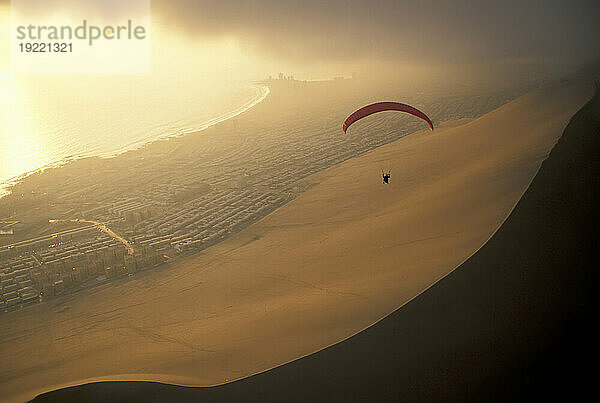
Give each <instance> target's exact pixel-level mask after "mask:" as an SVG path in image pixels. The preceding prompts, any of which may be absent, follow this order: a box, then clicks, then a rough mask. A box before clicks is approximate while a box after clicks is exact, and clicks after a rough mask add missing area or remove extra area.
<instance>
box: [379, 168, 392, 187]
mask: <svg viewBox="0 0 600 403" xmlns="http://www.w3.org/2000/svg"><path fill="white" fill-rule="evenodd" d="M381 176H382V177H383V183H384V184H389V183H390V177H391V176H392V171H388V172H387V173H385V172H383V169H382V170H381Z"/></svg>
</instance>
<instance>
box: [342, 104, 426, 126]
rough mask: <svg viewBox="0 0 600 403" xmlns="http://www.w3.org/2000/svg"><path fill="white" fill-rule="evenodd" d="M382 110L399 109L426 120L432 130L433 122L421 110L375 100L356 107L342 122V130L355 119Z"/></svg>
mask: <svg viewBox="0 0 600 403" xmlns="http://www.w3.org/2000/svg"><path fill="white" fill-rule="evenodd" d="M384 111H399V112H406V113H409V114H411V115H413V116H416V117H418V118H421V119H423V120H424V121H426V122H427V123H428V124H429V127H430V128H431V130H433V123H432V122H431V119H429V117H427V115H425V114H424V113H423V112H421V111H420V110H418V109H417V108H415V107H413V106H410V105H406V104H401V103H400V102H376V103H374V104H371V105H367V106H363V107H362V108H360V109H358V110H357V111H355V112H354V113H352V114H351V115H350V116H348V117H347V118H346V120H345V121H344V124H343V125H342V130H343V131H344V133H346V130H348V128H349V127H350V125H351V124H353V123H354V122H356V121H357V120H360V119H362V118H365V117H367V116H369V115H372V114H374V113H377V112H384Z"/></svg>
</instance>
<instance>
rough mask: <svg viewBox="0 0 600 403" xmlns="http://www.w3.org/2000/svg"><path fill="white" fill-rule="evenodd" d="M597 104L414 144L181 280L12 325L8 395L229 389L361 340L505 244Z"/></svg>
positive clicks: (469, 127) (339, 178)
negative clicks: (145, 384) (153, 385)
mask: <svg viewBox="0 0 600 403" xmlns="http://www.w3.org/2000/svg"><path fill="white" fill-rule="evenodd" d="M592 92H593V87H592V86H591V85H588V84H587V83H586V84H581V85H579V84H570V83H562V84H560V85H558V84H557V85H552V86H550V85H549V86H547V87H545V88H543V89H540V90H537V91H535V92H533V93H531V94H528V95H526V96H524V97H522V98H519V99H518V100H516V101H513V102H511V103H509V104H507V105H505V106H503V107H502V108H500V109H498V110H495V111H493V112H491V113H489V114H487V115H485V116H483V117H482V118H479V119H476V120H473V121H464V122H455V123H454V124H451V125H447V126H446V127H441V128H439V129H437V130H436V131H435V132H433V133H431V132H425V131H423V132H420V133H417V134H414V135H411V136H409V137H407V138H404V139H402V140H400V141H397V142H395V143H393V144H389V145H387V146H384V147H381V148H379V149H377V150H375V151H374V152H370V153H368V154H366V155H364V156H361V157H359V158H355V159H352V160H349V161H347V162H345V163H343V164H340V165H339V166H336V167H334V168H332V169H329V170H327V171H324V172H322V173H320V174H318V175H315V176H312V177H310V178H308V179H307V180H306V182H307V183H310V184H314V185H315V186H314V187H312V188H311V189H310V190H308V191H307V192H306V193H304V194H302V195H301V196H300V197H298V198H297V199H296V200H294V201H292V202H291V203H289V204H288V205H286V206H284V207H283V208H281V209H279V210H277V211H276V212H274V213H273V214H271V215H269V216H268V217H266V218H265V219H263V220H262V221H261V222H259V223H257V224H255V225H253V226H251V227H249V228H248V229H246V230H244V231H243V232H242V233H240V234H238V235H236V236H234V237H232V238H231V239H229V240H228V241H226V242H224V243H222V244H220V245H218V246H216V247H213V248H211V249H209V250H207V251H206V253H203V254H201V255H198V256H195V257H193V258H190V259H188V260H187V261H184V262H180V263H178V264H177V267H173V268H171V269H169V270H167V271H162V272H160V273H153V274H151V275H148V276H139V278H137V277H136V278H135V280H133V281H128V282H124V283H122V284H115V285H112V286H110V287H107V288H104V289H101V290H95V291H93V292H90V293H89V295H79V296H75V297H72V298H70V299H68V298H61V299H57V300H56V301H55V302H53V303H50V304H41V305H37V306H33V307H31V308H30V309H27V310H24V311H21V312H15V313H12V314H8V315H2V317H0V334H1V335H2V341H0V357H2V358H1V359H2V364H1V365H0V396H2V397H3V400H23V399H28V398H31V397H33V396H35V395H36V394H38V393H41V392H43V391H46V390H50V389H54V388H57V387H60V386H66V385H72V384H77V383H82V382H84V381H88V380H100V379H129V380H157V381H163V382H170V383H179V384H187V385H211V384H217V383H222V382H226V381H230V380H233V379H237V378H240V377H244V376H247V375H250V374H253V373H256V372H260V371H262V370H265V369H268V368H271V367H273V366H275V365H278V364H281V363H284V362H286V361H289V360H293V359H295V358H298V357H299V356H302V355H305V354H308V353H311V352H313V351H316V350H318V349H320V348H323V347H325V346H327V345H330V344H332V343H335V342H337V341H340V340H341V339H343V338H345V337H348V336H350V335H351V334H354V333H356V332H357V331H360V330H361V329H363V328H365V327H366V326H369V325H370V324H372V323H374V322H375V321H377V320H378V319H380V318H382V317H383V316H385V315H387V314H388V313H390V312H391V311H393V310H394V309H396V308H397V307H398V306H400V305H402V304H404V303H406V302H407V301H408V300H410V299H411V298H413V297H414V296H416V295H418V294H419V293H420V292H422V291H423V290H424V289H425V288H427V287H429V286H430V285H431V284H433V283H435V282H436V281H437V280H439V279H440V278H441V277H443V276H445V275H446V274H448V273H449V272H450V271H452V270H453V269H454V268H455V267H456V266H458V265H459V264H460V263H461V262H463V261H464V260H465V259H466V258H468V257H469V256H470V255H471V254H473V253H474V252H475V251H476V250H477V249H478V248H479V247H481V245H482V244H484V243H485V241H486V240H487V239H489V237H490V236H491V235H492V234H493V232H494V231H495V230H496V229H497V228H498V227H499V226H500V224H501V223H502V221H503V220H504V219H505V217H506V216H507V215H508V214H509V212H510V211H511V209H512V208H513V206H514V205H515V203H516V202H517V201H518V199H519V198H520V196H521V195H522V193H523V192H524V191H525V189H526V188H527V186H528V184H529V183H530V181H531V180H532V178H533V176H534V175H535V173H536V171H537V169H538V168H539V165H540V163H541V162H542V160H543V159H544V158H545V157H546V156H547V155H548V153H549V151H550V149H551V148H552V146H553V145H554V144H555V142H556V140H557V139H558V137H559V136H560V134H561V133H562V131H563V129H564V127H565V125H566V123H567V121H568V119H569V118H570V117H571V116H572V115H573V114H574V113H575V112H576V111H577V110H578V109H579V108H580V107H581V106H582V105H583V104H584V103H585V101H587V100H588V99H589V98H590V97H591V95H592ZM381 168H385V169H388V168H391V169H392V183H391V185H389V186H384V185H382V184H380V180H379V172H380V169H381Z"/></svg>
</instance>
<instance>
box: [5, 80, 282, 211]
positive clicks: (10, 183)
mask: <svg viewBox="0 0 600 403" xmlns="http://www.w3.org/2000/svg"><path fill="white" fill-rule="evenodd" d="M251 86H252V87H254V88H256V89H257V91H256V94H255V96H254V97H253V98H252V99H250V100H249V101H247V102H246V103H244V104H243V105H241V106H240V107H238V108H236V109H234V110H233V111H229V112H225V113H223V114H222V115H221V116H219V117H216V118H214V119H210V120H208V121H206V122H203V123H202V124H200V125H199V126H196V127H193V128H182V129H179V130H177V131H175V132H171V133H164V134H162V135H159V136H158V137H155V138H153V139H150V140H144V141H140V142H134V143H129V144H127V145H125V146H123V147H121V148H120V149H118V150H115V151H113V152H108V153H101V154H90V155H87V154H81V155H74V156H69V157H66V158H64V159H62V160H61V161H56V162H53V163H50V164H48V165H45V166H43V167H41V168H38V169H35V170H31V171H27V172H24V173H22V174H20V175H17V176H14V177H12V178H7V179H0V199H2V198H3V197H6V196H8V195H10V193H11V189H12V188H13V187H14V186H15V185H17V184H18V183H20V182H21V181H22V180H24V179H26V178H27V177H28V176H30V175H33V174H36V173H39V172H44V171H46V170H47V169H50V168H58V167H61V166H64V165H66V164H68V163H71V162H73V161H76V160H79V159H84V158H94V157H98V158H104V159H106V158H115V157H117V156H119V155H121V154H124V153H126V152H130V151H136V150H139V149H141V148H144V147H146V146H148V145H150V144H152V143H154V142H157V141H164V140H168V139H171V138H178V137H181V136H185V135H188V134H193V133H199V132H202V131H204V130H207V129H209V128H211V127H212V126H214V125H218V124H220V123H223V122H225V121H226V120H229V119H233V118H235V117H237V116H239V115H241V114H243V113H244V112H247V111H248V110H250V109H251V108H253V107H254V106H256V105H258V104H259V103H260V102H262V101H264V100H265V99H266V98H267V97H268V96H269V93H270V89H269V87H268V86H267V85H263V84H257V83H253V84H251Z"/></svg>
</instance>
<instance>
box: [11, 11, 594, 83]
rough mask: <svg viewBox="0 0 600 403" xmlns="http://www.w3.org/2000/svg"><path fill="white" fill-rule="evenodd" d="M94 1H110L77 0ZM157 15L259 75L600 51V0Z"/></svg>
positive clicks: (563, 57)
mask: <svg viewBox="0 0 600 403" xmlns="http://www.w3.org/2000/svg"><path fill="white" fill-rule="evenodd" d="M60 1H63V2H64V3H65V4H71V3H72V2H73V1H74V0H60ZM8 3H9V1H7V0H0V6H1V5H2V4H8ZM54 3H55V1H54V0H53V2H51V4H52V5H50V6H48V4H47V2H43V1H40V2H39V3H38V4H39V7H40V12H48V11H51V12H55V11H56V10H55V9H54V7H55V6H54ZM86 4H88V5H94V4H96V6H97V5H98V4H101V3H95V1H91V0H90V1H85V2H82V1H78V2H77V7H84V6H85V5H86ZM96 6H94V7H92V9H94V11H92V12H91V13H92V14H94V15H98V13H97V10H96V9H97V7H96ZM69 7H72V6H68V7H67V6H65V8H66V9H68V8H69ZM112 11H115V10H112ZM152 19H153V24H154V23H156V24H158V25H159V27H160V29H159V30H158V31H157V32H154V33H155V34H160V35H163V36H169V37H170V38H169V39H168V40H169V41H171V43H174V42H175V41H180V42H186V43H187V44H186V45H185V46H188V48H187V49H188V50H189V51H188V52H186V51H181V49H178V50H177V52H178V54H180V55H182V56H185V55H189V56H191V55H192V54H198V52H195V51H194V50H193V46H195V45H194V44H196V43H202V44H204V45H206V44H209V43H214V44H219V43H226V44H227V45H226V46H228V47H229V48H235V52H237V53H236V54H238V55H237V56H235V57H236V60H238V62H239V65H240V66H242V65H244V64H246V65H248V70H250V69H254V70H255V71H256V73H255V74H256V75H258V74H262V75H264V74H270V73H273V74H276V73H277V72H278V71H284V72H286V73H296V75H297V76H300V77H304V78H314V77H311V76H315V75H319V74H321V75H322V76H327V75H329V74H334V73H340V74H349V73H350V72H353V71H357V70H358V71H362V70H364V69H365V66H366V69H367V70H374V69H375V68H376V66H386V67H385V68H387V69H388V70H389V69H392V70H393V69H396V68H400V67H401V66H402V67H403V68H404V69H407V68H413V70H419V71H422V70H425V69H427V68H437V69H440V68H442V69H443V68H446V69H448V70H451V69H452V68H455V69H456V68H457V67H456V66H463V65H470V66H474V65H480V64H484V65H487V66H507V65H513V66H515V65H516V66H526V65H530V64H538V65H539V64H542V65H544V66H547V67H545V68H547V69H549V70H551V69H558V70H560V69H563V70H565V69H572V68H576V67H578V66H579V65H581V64H583V63H585V62H587V61H590V60H595V59H597V58H599V57H600V40H598V38H600V23H599V21H600V1H597V0H569V1H567V0H537V1H533V0H503V1H493V2H492V1H469V0H453V1H450V0H412V1H404V0H370V1H366V0H329V1H327V0H250V1H240V0H152ZM157 39H159V38H157V35H154V36H153V39H152V40H153V41H155V40H157ZM165 43H166V41H165ZM190 44H191V45H192V46H190ZM182 46H183V45H182ZM214 46H218V45H214ZM168 47H172V46H164V47H163V48H162V49H164V51H165V52H167V53H168V49H167V48H168ZM232 52H233V51H232ZM230 53H231V52H230ZM205 59H206V58H205ZM250 65H252V66H250ZM453 66H454V67H453ZM501 68H504V67H501ZM459 69H460V67H459ZM261 70H264V72H263V71H261Z"/></svg>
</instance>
